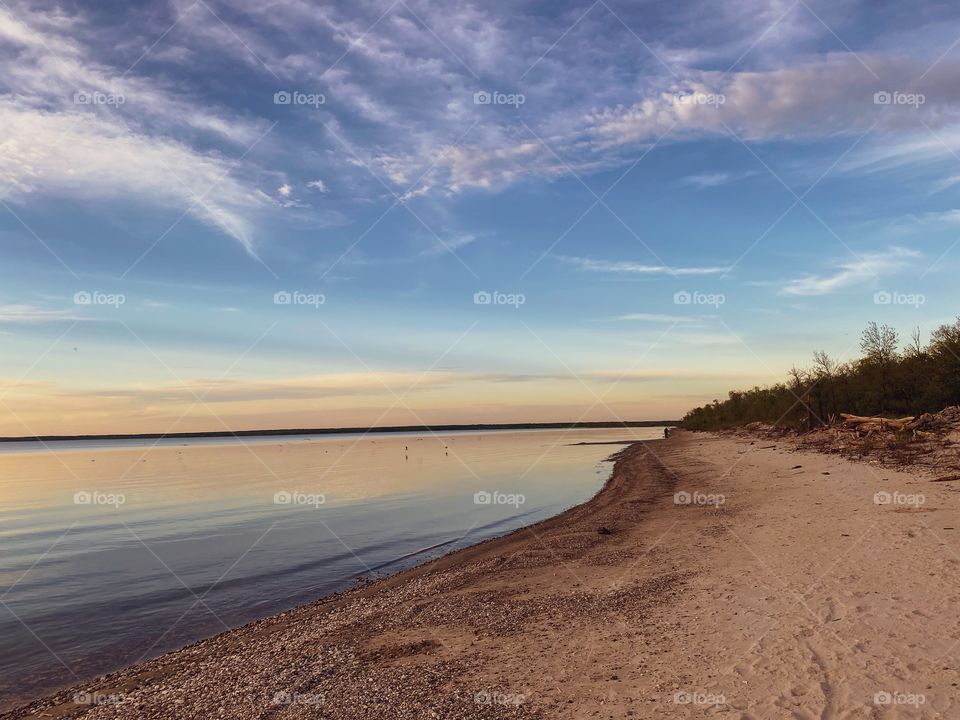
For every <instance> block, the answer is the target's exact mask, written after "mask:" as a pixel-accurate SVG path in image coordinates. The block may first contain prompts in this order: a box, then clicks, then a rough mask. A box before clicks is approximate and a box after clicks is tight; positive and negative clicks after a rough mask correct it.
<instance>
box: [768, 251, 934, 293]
mask: <svg viewBox="0 0 960 720" xmlns="http://www.w3.org/2000/svg"><path fill="white" fill-rule="evenodd" d="M918 257H920V253H919V252H917V251H915V250H911V249H909V248H902V247H891V248H889V249H887V250H885V251H882V252H874V253H864V254H861V255H860V256H859V257H857V258H853V259H851V260H847V261H845V262H842V263H839V264H838V265H837V267H836V270H834V271H832V272H828V273H825V274H822V275H805V276H803V277H799V278H796V279H794V280H789V281H788V282H787V283H786V284H785V285H784V286H783V287H782V288H781V290H780V292H781V294H784V295H803V296H814V295H829V294H830V293H833V292H837V291H838V290H843V289H846V288H849V287H854V286H857V285H861V284H864V283H868V282H871V281H874V280H879V279H881V278H882V277H884V276H888V275H891V274H892V273H895V272H897V271H898V270H902V269H903V268H904V267H906V266H907V265H908V263H909V261H910V260H912V259H914V258H918Z"/></svg>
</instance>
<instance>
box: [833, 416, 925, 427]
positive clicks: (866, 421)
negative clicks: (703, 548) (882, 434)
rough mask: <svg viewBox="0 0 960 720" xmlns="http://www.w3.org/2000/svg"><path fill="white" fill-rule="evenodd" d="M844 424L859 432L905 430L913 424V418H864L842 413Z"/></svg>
mask: <svg viewBox="0 0 960 720" xmlns="http://www.w3.org/2000/svg"><path fill="white" fill-rule="evenodd" d="M840 417H842V418H843V423H844V424H845V425H849V426H851V427H855V428H856V429H857V430H866V431H870V430H905V429H906V428H907V426H908V425H909V424H910V423H911V422H913V417H904V418H897V419H891V418H881V417H863V416H861V415H851V414H850V413H840Z"/></svg>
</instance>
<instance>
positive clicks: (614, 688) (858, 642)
mask: <svg viewBox="0 0 960 720" xmlns="http://www.w3.org/2000/svg"><path fill="white" fill-rule="evenodd" d="M958 491H960V482H957V483H950V482H945V483H944V482H941V483H933V482H930V480H929V478H928V477H925V476H920V475H917V474H912V473H910V472H902V471H893V470H885V469H878V468H876V467H873V466H870V465H867V464H858V463H854V462H851V461H848V460H845V459H842V458H840V457H837V456H832V455H825V454H817V453H812V452H794V451H787V450H786V449H785V447H784V445H783V444H780V446H779V447H777V446H776V443H772V442H770V441H764V440H753V441H752V440H750V439H749V438H742V437H718V436H713V435H706V434H697V435H694V434H688V433H682V432H677V433H675V434H674V435H673V436H672V437H671V438H670V439H669V440H665V441H653V442H649V443H641V444H638V445H634V446H631V447H629V448H627V449H625V450H624V451H622V453H621V454H620V456H619V459H618V461H617V463H616V466H615V471H614V475H613V477H612V479H611V480H610V482H608V484H607V485H606V487H605V488H604V489H603V490H602V491H601V493H600V494H598V495H597V496H596V497H595V498H594V499H593V500H591V501H590V502H588V503H586V504H585V505H582V506H579V507H577V508H574V509H573V510H570V511H568V512H567V513H564V514H563V515H561V516H559V517H557V518H553V519H551V520H548V521H546V522H544V523H540V524H539V525H535V526H532V527H530V528H525V529H522V530H519V531H517V532H515V533H513V534H511V535H508V536H506V537H503V538H499V539H497V540H492V541H489V542H486V543H483V544H481V545H478V546H475V547H473V548H468V549H467V550H464V551H461V552H458V553H454V554H452V555H449V556H447V557H445V558H442V559H441V560H438V561H436V562H433V563H429V564H427V565H425V566H422V567H419V568H416V569H414V570H411V571H408V572H406V573H402V574H399V575H396V576H393V577H391V578H388V579H386V580H383V581H380V582H377V583H374V584H372V585H370V586H367V587H365V588H361V589H359V590H355V591H352V592H350V593H345V594H342V595H340V596H336V597H334V598H332V599H329V600H327V601H323V602H319V603H316V604H314V605H310V606H306V607H303V608H299V609H297V610H294V611H291V612H288V613H284V614H282V615H279V616H276V617H273V618H269V619H267V620H263V621H261V622H257V623H254V624H251V625H248V626H245V627H242V628H239V629H237V630H235V631H232V632H229V633H224V634H222V635H219V636H217V637H214V638H210V639H208V640H205V641H202V642H199V643H197V644H195V645H192V646H190V647H188V648H185V649H183V650H180V651H178V652H175V653H170V654H167V655H164V656H161V657H159V658H157V659H155V660H153V661H150V662H145V663H142V664H140V665H137V666H135V667H133V668H130V669H127V670H124V671H122V672H119V673H114V674H112V675H109V676H106V677H104V678H100V679H98V680H96V681H93V682H90V683H87V684H86V685H84V686H83V687H82V688H73V689H70V690H66V691H64V692H62V693H60V694H58V695H55V696H51V697H49V698H46V699H44V700H41V701H38V702H36V703H33V704H32V705H30V706H27V707H25V708H21V709H20V710H19V711H16V712H14V713H11V714H8V715H5V716H3V717H32V716H40V717H62V716H68V715H69V716H84V717H90V718H203V719H204V720H206V719H208V718H221V717H222V718H377V719H378V720H379V719H381V718H385V719H391V718H411V719H414V718H415V719H416V720H421V719H423V718H450V719H452V718H499V717H507V718H512V717H518V718H541V717H542V718H611V719H613V718H616V719H617V720H620V719H622V718H687V717H690V718H694V717H695V718H701V717H716V718H763V719H767V718H824V719H826V718H911V717H916V718H941V717H942V718H960V707H958V705H960V702H958V699H957V698H960V688H958V682H960V677H958V671H957V660H956V657H957V654H958V653H960V614H958V612H957V609H958V600H960V584H958V582H957V577H958V569H960V518H958V516H957V509H956V508H957V503H958V499H960V498H958V496H957V494H956V493H957V492H958ZM677 493H679V494H680V495H678V496H676V497H678V498H679V499H680V500H681V501H683V500H690V502H689V503H686V504H684V503H683V502H681V503H679V504H678V503H677V502H676V501H675V494H677ZM877 493H880V495H876V494H877ZM721 495H722V498H721V497H719V496H721ZM721 500H722V502H720V501H721ZM878 500H879V501H880V502H879V503H878V502H877V501H878ZM886 500H889V501H890V502H884V501H886ZM921 501H922V502H921ZM81 690H82V691H84V692H87V693H89V695H88V696H87V699H89V698H90V697H94V698H95V699H96V700H97V702H95V703H91V704H77V703H76V702H75V700H74V696H75V694H76V693H77V692H78V691H81ZM81 699H83V698H81ZM115 701H122V702H115Z"/></svg>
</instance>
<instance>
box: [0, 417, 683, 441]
mask: <svg viewBox="0 0 960 720" xmlns="http://www.w3.org/2000/svg"><path fill="white" fill-rule="evenodd" d="M679 424H680V421H679V420H635V421H630V422H572V423H565V422H557V423H489V424H483V423H480V424H474V425H390V426H386V427H344V428H285V429H279V430H236V431H232V430H220V431H217V432H179V433H126V434H124V433H112V434H107V435H22V436H19V437H17V436H13V437H0V443H3V442H56V441H60V440H162V439H164V438H174V439H176V438H224V437H265V436H270V435H349V434H357V433H361V434H367V433H404V432H428V433H433V432H451V431H463V430H477V431H482V430H574V429H604V428H627V427H674V426H676V425H679Z"/></svg>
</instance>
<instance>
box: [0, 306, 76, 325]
mask: <svg viewBox="0 0 960 720" xmlns="http://www.w3.org/2000/svg"><path fill="white" fill-rule="evenodd" d="M84 319H86V318H84V317H82V316H80V315H78V314H77V313H76V311H74V310H71V309H66V310H60V309H50V308H42V307H38V306H36V305H0V324H9V325H35V324H38V323H51V322H69V321H79V320H84Z"/></svg>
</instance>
